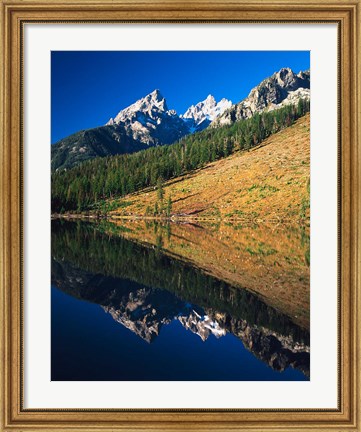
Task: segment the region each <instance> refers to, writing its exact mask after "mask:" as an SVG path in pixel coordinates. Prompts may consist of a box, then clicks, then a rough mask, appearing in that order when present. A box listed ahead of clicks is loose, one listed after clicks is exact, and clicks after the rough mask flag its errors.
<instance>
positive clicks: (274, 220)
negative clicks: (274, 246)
mask: <svg viewBox="0 0 361 432" xmlns="http://www.w3.org/2000/svg"><path fill="white" fill-rule="evenodd" d="M55 219H65V220H73V219H76V220H97V221H101V220H107V221H109V222H116V221H120V220H134V221H139V220H145V221H158V222H164V223H169V222H170V223H194V222H212V223H222V222H223V223H234V224H236V223H247V224H255V225H256V224H270V225H278V224H287V225H295V224H297V225H300V226H304V227H309V226H310V219H309V218H307V219H287V218H281V217H271V218H260V217H258V218H239V217H238V218H209V217H208V218H207V217H203V218H202V217H199V216H185V215H172V216H169V217H168V216H143V215H113V214H93V213H88V214H82V213H64V214H60V213H52V214H51V220H55Z"/></svg>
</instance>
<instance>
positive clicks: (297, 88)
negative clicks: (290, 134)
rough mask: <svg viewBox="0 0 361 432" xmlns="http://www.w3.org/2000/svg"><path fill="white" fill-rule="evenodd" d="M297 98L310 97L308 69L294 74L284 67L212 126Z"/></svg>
mask: <svg viewBox="0 0 361 432" xmlns="http://www.w3.org/2000/svg"><path fill="white" fill-rule="evenodd" d="M299 99H307V100H309V99H310V71H309V70H306V71H301V72H299V73H298V74H296V73H294V72H293V71H292V69H291V68H288V67H285V68H282V69H280V70H279V71H278V72H274V73H273V75H271V76H270V77H268V78H266V79H264V80H263V81H262V82H261V83H260V84H259V85H257V86H256V87H254V88H253V89H252V90H251V91H250V93H249V95H248V96H247V97H246V98H245V99H243V100H242V101H241V102H239V103H237V104H235V105H233V106H232V107H231V108H230V109H228V110H226V111H225V112H224V113H223V114H222V115H220V116H219V117H218V118H217V119H216V121H214V122H213V124H212V126H220V125H224V124H230V123H232V122H234V121H236V120H240V119H245V118H249V117H252V116H253V115H254V114H255V113H257V112H262V111H265V110H273V109H276V108H280V107H281V106H284V105H287V104H297V102H298V100H299Z"/></svg>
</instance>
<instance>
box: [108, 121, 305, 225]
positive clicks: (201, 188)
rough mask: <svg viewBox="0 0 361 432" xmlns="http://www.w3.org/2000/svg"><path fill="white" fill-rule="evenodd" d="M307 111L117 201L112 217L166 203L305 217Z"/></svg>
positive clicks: (190, 210)
mask: <svg viewBox="0 0 361 432" xmlns="http://www.w3.org/2000/svg"><path fill="white" fill-rule="evenodd" d="M309 173H310V116H309V114H306V115H305V116H304V117H302V118H300V119H299V120H298V121H297V122H296V123H295V124H294V125H293V126H291V127H289V128H286V129H284V130H282V131H281V132H279V133H276V134H274V135H272V136H271V137H269V138H268V139H266V140H265V141H264V142H263V143H262V144H261V145H260V146H258V147H255V148H253V149H251V150H250V151H248V152H237V153H234V154H232V155H231V156H229V157H228V158H225V159H222V160H219V161H216V162H213V163H210V164H208V165H207V166H205V167H204V168H202V169H199V170H196V171H194V172H192V173H190V174H187V175H184V176H182V177H178V178H175V179H172V180H170V181H168V182H166V183H164V185H163V196H162V197H161V198H160V196H159V192H158V190H157V188H156V187H154V188H148V189H145V190H143V191H140V192H137V193H134V194H129V195H127V196H125V197H123V198H121V199H119V200H117V201H116V202H113V203H112V204H113V208H114V204H116V207H117V208H116V210H114V211H113V212H111V215H112V216H113V217H122V216H131V215H138V216H145V215H152V214H153V212H154V208H160V207H162V206H163V207H164V208H165V207H166V206H168V207H169V213H170V214H171V215H173V217H187V218H189V217H194V218H201V219H229V220H233V219H239V220H242V219H247V220H257V221H262V220H274V221H293V222H298V221H300V220H303V221H305V220H307V218H308V217H309Z"/></svg>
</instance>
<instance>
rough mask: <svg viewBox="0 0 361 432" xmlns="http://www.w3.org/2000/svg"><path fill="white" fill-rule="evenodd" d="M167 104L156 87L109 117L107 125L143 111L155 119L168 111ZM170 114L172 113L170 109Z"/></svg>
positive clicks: (125, 119) (124, 120) (117, 122)
mask: <svg viewBox="0 0 361 432" xmlns="http://www.w3.org/2000/svg"><path fill="white" fill-rule="evenodd" d="M168 111H169V110H168V106H167V102H166V100H165V98H164V97H163V96H162V94H161V92H160V91H159V90H158V89H156V90H153V91H152V92H151V93H149V94H148V95H147V96H145V97H143V98H142V99H139V100H137V101H136V102H135V103H133V104H132V105H130V106H128V107H127V108H124V109H123V110H121V111H120V112H119V113H118V114H117V115H116V117H115V118H114V119H113V118H111V119H110V120H109V121H108V123H107V125H112V124H119V123H120V122H126V121H127V120H129V119H130V118H132V117H134V115H135V114H136V113H143V114H145V115H147V116H149V117H150V118H151V119H155V118H156V117H157V116H158V115H159V114H160V113H166V112H168ZM170 114H172V115H173V114H174V112H173V111H172V112H171V113H170Z"/></svg>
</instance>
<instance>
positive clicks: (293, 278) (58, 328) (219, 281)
mask: <svg viewBox="0 0 361 432" xmlns="http://www.w3.org/2000/svg"><path fill="white" fill-rule="evenodd" d="M240 231H242V228H241V227H239V226H238V228H237V229H235V227H229V226H228V227H226V228H224V229H223V231H222V228H220V227H214V226H213V227H210V226H206V227H204V226H201V227H199V226H194V225H188V224H185V225H182V226H179V225H177V226H169V225H168V226H158V225H157V224H145V223H143V222H142V223H138V224H137V223H131V222H129V223H125V224H121V225H120V224H118V225H114V224H109V223H104V222H101V223H86V222H79V221H78V222H62V221H53V222H52V367H51V371H52V372H51V373H52V380H247V381H249V380H254V381H260V380H262V381H263V380H277V381H278V380H308V379H309V358H310V354H309V330H308V327H307V315H308V314H309V310H308V311H307V304H308V302H309V299H307V298H305V299H299V298H298V299H297V308H298V309H297V310H296V309H295V311H296V313H297V314H298V315H297V317H295V316H294V315H293V314H287V313H284V311H287V310H288V309H289V308H288V306H287V305H288V304H289V303H290V299H292V296H288V297H287V296H285V298H284V300H282V298H279V296H277V298H274V297H276V296H272V293H271V294H270V295H267V292H268V291H267V290H269V288H267V287H269V286H270V287H271V286H272V284H271V282H272V278H273V282H275V283H274V284H273V285H274V286H275V290H276V291H275V292H277V293H278V294H279V292H282V289H286V288H287V286H286V285H287V284H288V288H289V290H291V291H292V290H294V289H298V292H300V291H301V292H302V289H305V288H304V286H305V285H306V284H307V283H308V265H307V261H308V259H307V253H308V252H307V248H308V246H307V238H306V240H305V234H304V233H300V232H299V231H293V230H291V231H287V233H286V234H285V238H288V241H289V249H290V250H294V253H293V256H292V255H291V254H290V253H289V251H288V255H289V256H288V258H287V259H285V260H284V262H283V261H282V258H281V257H280V256H279V255H280V254H282V253H283V254H284V251H283V250H281V248H280V247H278V249H277V251H276V248H275V246H274V247H273V249H272V248H270V246H269V244H268V243H269V241H273V240H272V239H273V234H269V233H268V232H267V234H264V233H263V232H262V231H261V232H260V231H259V229H257V228H256V227H255V228H249V227H248V228H246V229H245V230H244V231H242V232H243V234H242V236H243V235H244V238H245V240H244V241H246V243H247V245H248V246H245V247H243V246H241V245H242V244H243V243H242V242H243V240H242V239H243V237H242V239H241V238H240V237H239V236H240ZM252 232H254V236H253V237H252V234H250V233H252ZM232 233H234V234H232ZM269 235H270V238H269V237H268V236H269ZM275 235H276V236H277V237H278V238H279V237H280V235H281V234H278V235H277V233H276V234H275ZM227 236H228V237H229V238H228V239H227V238H226V237H227ZM306 237H307V236H306ZM204 238H207V239H210V238H211V239H213V241H212V242H211V243H207V244H209V247H205V246H204V245H203V244H202V241H203V240H204ZM255 238H256V240H257V241H256V242H255V241H254V239H255ZM260 238H262V239H263V240H262V241H261V240H260ZM219 242H221V243H222V245H223V247H224V248H225V250H228V258H227V254H223V253H220V249H221V247H220V246H217V245H218V244H220V243H219ZM273 243H274V241H273ZM285 243H287V242H286V241H284V242H283V244H285ZM227 244H228V245H229V246H228V247H227ZM255 244H257V245H258V246H257V247H258V249H257V250H258V255H257V254H255V253H254V250H256V247H255ZM214 245H216V246H217V247H216V248H215V249H214V250H213V247H214ZM237 245H238V246H237ZM260 245H261V246H260ZM296 245H298V246H297V247H296ZM236 247H239V249H236ZM247 247H248V249H249V250H248V251H247ZM233 248H235V249H233ZM250 251H251V252H250ZM233 254H238V257H239V258H237V259H239V260H241V261H239V262H240V267H239V268H238V269H237V270H236V271H233V270H232V271H231V270H230V267H229V262H232V259H231V256H233ZM243 262H244V263H245V264H242V263H243ZM272 262H273V263H276V264H273V265H272ZM212 263H213V264H212ZM232 265H233V264H232ZM241 265H242V266H243V268H242V267H241ZM280 266H281V270H282V271H280V270H279V268H280ZM249 267H250V269H251V270H252V268H253V269H254V271H253V274H249V273H250V270H249ZM273 268H274V270H272V269H273ZM263 273H264V279H263V280H262V274H263ZM257 281H258V282H257ZM246 282H247V283H248V284H249V285H252V286H251V289H247V287H245V286H243V285H242V283H246ZM257 283H258V284H259V285H260V286H261V288H260V292H256V291H255V288H256V287H257ZM284 285H285V286H284ZM293 285H294V286H293ZM265 287H266V288H267V289H266V288H265ZM262 290H265V291H262ZM263 292H264V293H265V294H263ZM298 297H300V295H298ZM295 303H296V302H295ZM305 305H306V306H305ZM291 309H292V308H291ZM292 315H293V316H292Z"/></svg>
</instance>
